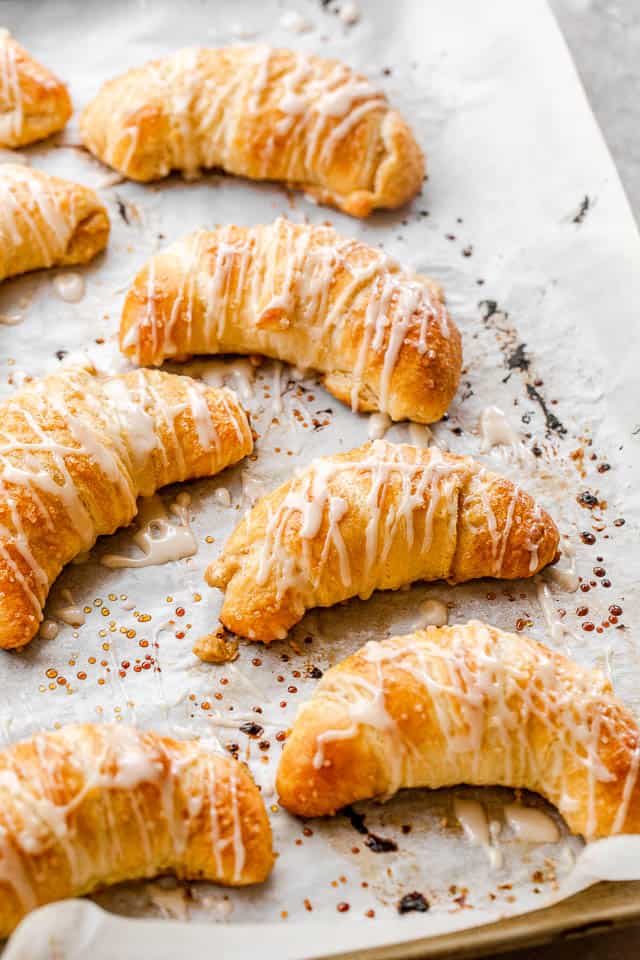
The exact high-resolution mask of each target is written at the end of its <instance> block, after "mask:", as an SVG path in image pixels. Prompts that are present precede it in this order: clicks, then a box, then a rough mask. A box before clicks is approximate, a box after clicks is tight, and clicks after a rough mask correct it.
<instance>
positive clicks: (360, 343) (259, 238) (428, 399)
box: [120, 219, 462, 423]
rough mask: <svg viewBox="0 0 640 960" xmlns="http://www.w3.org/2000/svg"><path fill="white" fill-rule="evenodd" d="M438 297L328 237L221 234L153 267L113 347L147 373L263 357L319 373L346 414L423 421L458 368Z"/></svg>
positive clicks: (373, 256)
mask: <svg viewBox="0 0 640 960" xmlns="http://www.w3.org/2000/svg"><path fill="white" fill-rule="evenodd" d="M443 299H444V298H443V294H442V291H441V289H440V287H439V286H438V285H437V284H436V283H434V281H432V280H429V279H428V278H426V277H420V276H414V275H412V274H409V273H406V272H404V271H403V270H402V269H401V267H400V266H399V265H398V264H397V263H396V262H395V260H392V259H391V258H390V257H388V256H387V255H386V254H384V253H383V252H382V251H381V250H379V249H377V248H373V247H368V246H366V245H365V244H364V243H361V242H360V241H358V240H346V239H344V238H343V237H341V236H340V235H339V234H337V233H336V232H335V231H334V230H332V229H331V228H329V227H316V226H308V225H305V224H294V223H291V222H290V221H288V220H284V219H278V220H276V221H275V223H273V224H270V225H268V226H256V227H236V226H227V227H223V228H221V229H219V230H214V231H211V232H205V231H200V232H199V233H195V234H193V235H191V236H189V237H186V238H185V239H184V240H180V241H179V242H178V243H175V244H174V245H173V246H171V247H169V249H168V250H166V251H165V252H164V253H160V254H158V255H157V256H155V257H153V258H152V259H151V260H150V261H149V263H148V264H147V265H146V267H144V268H143V270H142V271H141V272H140V273H139V274H138V276H137V277H136V279H135V280H134V283H133V286H132V287H131V289H130V290H129V293H128V294H127V297H126V300H125V304H124V308H123V312H122V321H121V325H120V346H121V349H122V350H123V352H124V353H125V354H126V355H127V356H128V357H130V358H131V359H133V360H135V361H137V362H138V363H143V364H160V363H162V361H163V360H165V359H166V358H168V357H172V358H174V359H175V358H182V359H184V357H186V356H189V355H191V354H212V353H245V354H247V353H248V354H253V353H262V354H265V355H266V356H269V357H276V358H279V359H281V360H286V361H287V362H289V363H293V364H297V365H298V366H299V367H309V368H313V369H315V370H319V371H320V372H321V373H322V374H323V380H324V384H325V386H326V387H327V389H328V390H330V391H331V393H333V394H334V396H336V397H338V398H339V399H340V400H342V401H344V402H345V403H348V404H350V405H351V407H352V408H353V409H354V410H383V411H385V412H386V413H388V414H389V415H390V416H391V417H392V418H393V419H394V420H402V419H405V418H409V419H412V420H417V421H420V422H422V423H430V422H433V421H434V420H438V419H439V418H440V417H441V416H442V414H443V413H444V412H445V410H446V409H447V407H448V405H449V403H450V402H451V400H452V398H453V395H454V393H455V391H456V387H457V385H458V380H459V377H460V366H461V362H462V353H461V346H460V334H459V333H458V330H457V328H456V326H455V324H454V323H453V321H452V320H451V319H450V317H449V315H448V313H447V310H446V308H445V306H444V303H443Z"/></svg>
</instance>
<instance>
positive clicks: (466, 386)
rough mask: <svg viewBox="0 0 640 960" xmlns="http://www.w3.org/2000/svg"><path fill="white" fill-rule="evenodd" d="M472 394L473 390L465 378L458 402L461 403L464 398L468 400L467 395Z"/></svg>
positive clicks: (470, 395)
mask: <svg viewBox="0 0 640 960" xmlns="http://www.w3.org/2000/svg"><path fill="white" fill-rule="evenodd" d="M472 396H473V390H472V389H471V381H470V380H465V382H464V390H463V391H462V396H461V397H460V403H462V402H463V401H464V400H468V399H469V397H472Z"/></svg>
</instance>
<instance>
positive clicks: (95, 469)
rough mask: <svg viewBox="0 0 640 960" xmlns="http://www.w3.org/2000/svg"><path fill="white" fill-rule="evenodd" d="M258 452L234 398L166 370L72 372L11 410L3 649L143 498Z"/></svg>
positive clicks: (34, 388) (50, 380)
mask: <svg viewBox="0 0 640 960" xmlns="http://www.w3.org/2000/svg"><path fill="white" fill-rule="evenodd" d="M252 445H253V441H252V436H251V430H250V427H249V424H248V421H247V417H246V415H245V413H244V411H243V410H242V408H241V407H240V405H239V404H238V401H237V399H236V396H235V394H234V393H232V392H231V391H229V390H225V389H221V390H216V389H211V388H208V387H205V386H203V385H202V384H201V383H198V382H196V381H195V380H191V379H190V378H188V377H177V376H172V375H171V374H167V373H159V372H157V371H152V372H150V371H134V372H133V373H128V374H125V375H124V376H116V377H111V378H103V377H96V376H92V375H91V374H90V373H88V372H87V371H85V370H80V369H67V370H64V371H63V372H60V373H57V374H54V375H52V376H50V377H47V378H46V379H45V380H41V381H36V382H33V383H31V384H29V385H28V386H26V387H24V388H23V389H21V390H19V391H18V392H17V393H15V394H14V395H13V396H11V397H9V399H7V400H5V401H3V402H2V403H0V647H4V648H10V647H22V646H24V644H25V643H28V642H29V640H31V638H32V637H33V636H34V634H35V633H36V631H37V630H38V624H39V623H40V621H41V619H42V608H43V606H44V603H45V601H46V598H47V594H48V592H49V588H50V587H51V585H52V583H53V581H54V580H55V578H56V577H57V576H58V574H59V573H60V571H61V570H62V568H63V567H64V565H65V564H66V563H69V561H70V560H72V559H73V558H74V557H75V556H76V555H77V554H79V553H81V552H83V551H85V550H88V549H89V548H90V547H92V546H93V544H94V543H95V541H96V539H97V537H99V536H100V535H101V534H105V533H113V532H114V530H117V528H118V527H122V526H124V525H125V524H128V523H130V522H131V520H132V519H133V518H134V517H135V515H136V513H137V505H136V499H137V497H139V496H150V495H151V494H152V493H154V492H155V491H156V490H157V489H158V488H159V487H163V486H165V484H168V483H176V482H178V481H180V480H186V479H189V478H195V477H203V476H210V475H211V474H214V473H217V472H218V471H220V470H224V468H225V467H228V466H229V465H230V464H232V463H236V462H237V461H238V460H240V459H241V458H242V457H244V456H245V455H246V454H248V453H250V451H251V449H252Z"/></svg>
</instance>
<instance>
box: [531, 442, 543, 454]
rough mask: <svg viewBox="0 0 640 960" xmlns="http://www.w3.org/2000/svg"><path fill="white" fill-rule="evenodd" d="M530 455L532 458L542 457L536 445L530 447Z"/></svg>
mask: <svg viewBox="0 0 640 960" xmlns="http://www.w3.org/2000/svg"><path fill="white" fill-rule="evenodd" d="M531 453H532V454H533V455H534V457H541V456H542V450H541V449H540V447H539V446H538V445H537V444H536V443H534V445H533V446H532V447H531Z"/></svg>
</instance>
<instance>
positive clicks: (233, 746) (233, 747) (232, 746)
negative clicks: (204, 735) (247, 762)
mask: <svg viewBox="0 0 640 960" xmlns="http://www.w3.org/2000/svg"><path fill="white" fill-rule="evenodd" d="M226 747H227V750H228V751H229V753H230V754H231V756H232V757H233V758H234V759H235V760H237V759H238V754H239V753H240V744H239V743H228V744H227V745H226Z"/></svg>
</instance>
